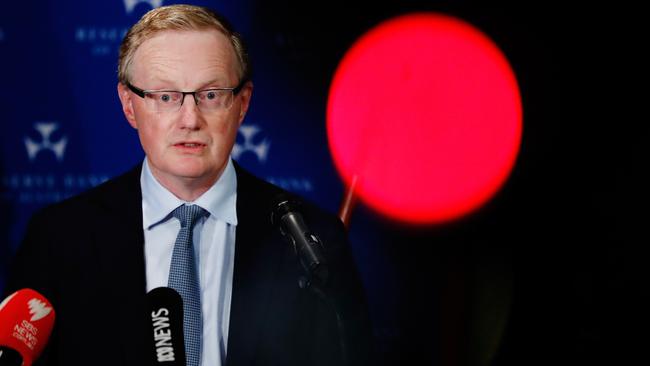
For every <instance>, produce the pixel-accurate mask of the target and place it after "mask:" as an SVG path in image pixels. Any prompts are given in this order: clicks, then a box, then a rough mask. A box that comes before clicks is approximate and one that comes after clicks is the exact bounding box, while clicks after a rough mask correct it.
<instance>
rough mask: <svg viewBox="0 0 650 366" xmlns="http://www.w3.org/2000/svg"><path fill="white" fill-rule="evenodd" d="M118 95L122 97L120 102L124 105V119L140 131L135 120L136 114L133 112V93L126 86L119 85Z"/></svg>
mask: <svg viewBox="0 0 650 366" xmlns="http://www.w3.org/2000/svg"><path fill="white" fill-rule="evenodd" d="M117 95H118V96H119V97H120V102H121V103H122V112H124V117H126V120H127V121H129V124H130V125H131V127H133V128H135V129H136V130H137V129H138V122H137V121H136V120H135V113H134V112H133V102H132V101H131V93H129V89H128V88H127V87H126V85H124V84H122V83H119V82H118V83H117Z"/></svg>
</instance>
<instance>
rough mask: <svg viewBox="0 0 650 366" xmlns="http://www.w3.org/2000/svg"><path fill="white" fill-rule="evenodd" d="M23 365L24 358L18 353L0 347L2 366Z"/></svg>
mask: <svg viewBox="0 0 650 366" xmlns="http://www.w3.org/2000/svg"><path fill="white" fill-rule="evenodd" d="M22 364H23V357H22V356H21V355H20V353H18V351H16V350H14V349H11V348H9V347H5V346H0V366H21V365H22Z"/></svg>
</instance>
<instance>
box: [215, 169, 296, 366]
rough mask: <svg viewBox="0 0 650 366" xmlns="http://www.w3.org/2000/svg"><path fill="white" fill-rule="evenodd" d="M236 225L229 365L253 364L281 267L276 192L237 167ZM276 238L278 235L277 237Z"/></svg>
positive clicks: (228, 353) (228, 352)
mask: <svg viewBox="0 0 650 366" xmlns="http://www.w3.org/2000/svg"><path fill="white" fill-rule="evenodd" d="M235 170H236V172H237V215H238V221H239V224H238V225H237V234H236V243H235V267H234V275H233V290H232V291H233V293H232V305H231V313H230V332H229V335H228V351H227V361H226V364H227V365H233V364H250V363H252V361H253V360H254V357H255V349H256V346H257V344H258V343H259V342H260V335H261V329H262V328H263V325H264V324H265V323H266V321H267V318H268V316H270V315H272V314H269V311H268V310H269V309H268V306H267V304H268V299H269V296H270V294H271V289H272V288H273V283H274V281H275V279H276V277H277V274H278V269H279V266H280V264H281V263H282V258H283V257H282V254H281V253H282V251H281V250H278V248H277V245H276V244H277V241H274V240H273V239H274V233H275V231H274V230H273V227H272V225H271V221H270V207H271V205H270V204H271V199H272V197H273V192H274V190H275V188H274V187H272V186H271V185H269V184H267V183H265V182H262V181H260V180H259V179H257V178H255V177H253V176H252V175H250V174H249V173H247V172H246V171H244V170H243V169H242V168H241V167H240V166H239V165H238V164H236V163H235ZM275 234H277V233H275Z"/></svg>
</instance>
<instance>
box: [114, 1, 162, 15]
mask: <svg viewBox="0 0 650 366" xmlns="http://www.w3.org/2000/svg"><path fill="white" fill-rule="evenodd" d="M139 3H148V4H149V5H151V7H152V8H158V7H160V6H162V3H163V0H124V8H125V9H126V13H127V14H131V13H132V12H133V9H135V6H136V5H138V4H139Z"/></svg>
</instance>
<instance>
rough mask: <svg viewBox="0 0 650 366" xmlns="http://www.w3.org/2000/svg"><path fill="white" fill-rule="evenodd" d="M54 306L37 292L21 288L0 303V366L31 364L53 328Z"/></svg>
mask: <svg viewBox="0 0 650 366" xmlns="http://www.w3.org/2000/svg"><path fill="white" fill-rule="evenodd" d="M54 318H55V313H54V308H52V304H50V302H49V301H48V300H47V299H46V298H45V297H44V296H43V295H41V294H39V293H38V292H36V291H34V290H32V289H27V288H26V289H22V290H18V291H16V292H14V293H13V294H11V295H9V296H8V297H7V298H6V299H4V301H3V302H2V303H0V366H31V364H32V363H33V362H34V361H35V360H36V359H37V358H38V357H39V356H40V355H41V353H42V352H43V349H44V348H45V345H46V344H47V340H48V339H49V337H50V334H51V333H52V328H53V327H54Z"/></svg>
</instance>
